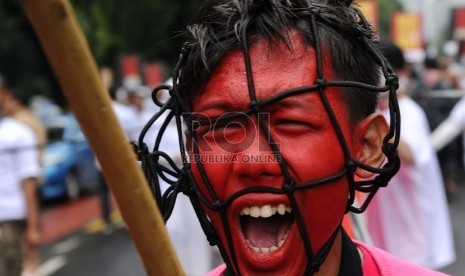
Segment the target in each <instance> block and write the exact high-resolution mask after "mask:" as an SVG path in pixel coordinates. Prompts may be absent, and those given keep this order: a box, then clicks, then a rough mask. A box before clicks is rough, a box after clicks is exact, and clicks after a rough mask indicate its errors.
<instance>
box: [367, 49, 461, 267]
mask: <svg viewBox="0 0 465 276" xmlns="http://www.w3.org/2000/svg"><path fill="white" fill-rule="evenodd" d="M380 48H381V51H382V53H383V54H384V55H385V56H386V58H387V59H388V61H389V62H390V63H391V65H392V66H393V68H394V70H396V73H397V75H398V77H399V89H398V90H397V93H398V100H399V108H400V114H401V118H402V120H401V135H400V143H399V148H398V152H399V157H400V159H401V167H400V170H399V172H398V173H397V174H396V175H395V176H394V177H393V178H392V179H391V181H390V183H389V189H383V190H381V191H379V192H378V194H377V195H376V196H375V197H374V199H373V201H372V203H371V208H368V210H367V215H368V227H369V230H370V234H371V237H372V240H373V244H374V246H376V247H379V248H382V249H384V250H386V251H388V252H389V253H391V254H393V255H395V256H397V257H400V258H402V259H404V260H407V261H410V262H413V263H416V264H418V265H421V266H425V267H428V268H431V269H440V268H442V267H444V266H447V265H449V264H451V263H452V262H453V261H454V260H455V251H454V242H453V235H452V229H451V223H450V217H449V210H448V206H447V200H446V194H445V190H444V183H443V180H442V176H441V171H440V168H439V163H438V160H437V156H436V153H435V151H434V150H433V147H432V145H431V142H430V139H429V136H430V129H429V125H428V121H427V119H426V115H425V113H424V111H423V110H422V109H421V107H420V106H419V105H418V104H417V103H415V102H414V101H413V100H412V99H410V97H409V91H410V79H409V76H410V73H409V70H408V67H407V65H406V63H405V59H404V56H403V52H402V50H401V49H400V48H399V47H398V46H396V45H395V44H394V43H392V42H390V41H382V42H381V45H380ZM388 104H389V101H388V99H386V98H384V97H380V99H379V102H378V108H379V110H380V111H381V112H382V113H383V115H384V116H385V117H386V118H387V119H388V117H389V110H388ZM387 121H389V119H388V120H387Z"/></svg>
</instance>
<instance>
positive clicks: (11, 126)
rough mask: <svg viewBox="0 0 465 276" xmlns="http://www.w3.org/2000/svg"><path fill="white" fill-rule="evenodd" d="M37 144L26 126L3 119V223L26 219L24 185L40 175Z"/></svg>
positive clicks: (0, 154) (0, 175)
mask: <svg viewBox="0 0 465 276" xmlns="http://www.w3.org/2000/svg"><path fill="white" fill-rule="evenodd" d="M36 144H37V143H36V139H35V136H34V133H33V132H32V130H30V129H29V128H28V127H27V126H26V125H23V124H21V123H19V122H17V121H15V120H13V119H11V118H8V117H4V118H0V221H6V220H17V219H24V218H26V215H27V214H26V201H25V197H24V193H23V189H22V183H21V182H22V180H23V179H26V178H29V177H38V176H39V174H40V165H39V162H38V160H39V158H38V156H37V149H36V148H35V145H36Z"/></svg>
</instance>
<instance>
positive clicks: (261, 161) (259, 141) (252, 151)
mask: <svg viewBox="0 0 465 276" xmlns="http://www.w3.org/2000/svg"><path fill="white" fill-rule="evenodd" d="M255 130H256V131H252V132H250V134H249V135H253V136H254V137H249V138H253V140H252V142H251V143H250V144H249V145H247V147H245V148H243V149H241V151H239V152H236V159H237V160H236V162H235V163H234V165H233V173H235V174H236V175H237V176H238V177H240V178H242V179H248V180H251V181H253V182H254V183H255V185H256V184H258V183H262V181H264V178H265V179H266V178H276V177H279V176H281V175H282V171H281V167H280V165H279V163H280V162H282V157H281V156H280V154H275V153H274V152H273V149H272V147H271V145H270V139H269V138H268V137H266V134H265V133H264V132H263V130H261V129H260V128H256V129H255ZM277 147H279V146H277Z"/></svg>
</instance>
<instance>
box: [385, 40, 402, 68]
mask: <svg viewBox="0 0 465 276" xmlns="http://www.w3.org/2000/svg"><path fill="white" fill-rule="evenodd" d="M379 49H380V51H381V53H382V54H383V55H384V56H385V57H386V59H387V60H388V61H389V63H390V64H391V66H392V68H394V70H401V69H404V68H405V57H404V53H403V52H402V49H401V48H400V47H399V46H397V45H396V44H395V43H394V42H392V41H390V40H381V41H380V43H379Z"/></svg>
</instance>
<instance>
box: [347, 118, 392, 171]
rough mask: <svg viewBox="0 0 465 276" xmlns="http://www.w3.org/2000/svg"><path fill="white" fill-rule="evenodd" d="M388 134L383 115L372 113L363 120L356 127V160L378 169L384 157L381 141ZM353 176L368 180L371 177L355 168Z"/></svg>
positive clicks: (360, 169)
mask: <svg viewBox="0 0 465 276" xmlns="http://www.w3.org/2000/svg"><path fill="white" fill-rule="evenodd" d="M388 132H389V126H388V124H387V122H386V120H385V119H384V117H383V115H381V114H379V113H373V114H371V115H370V116H368V117H366V118H365V119H363V120H362V121H361V122H360V123H359V124H358V126H357V133H358V137H357V138H358V140H357V141H356V142H357V143H358V145H357V152H356V159H357V160H358V161H359V162H360V163H363V164H365V165H368V166H371V167H375V168H379V167H380V166H381V165H382V163H383V161H384V159H385V155H384V153H383V152H382V150H381V149H382V146H383V140H384V137H385V136H386V134H387V133H388ZM355 174H356V175H357V176H358V177H360V178H364V179H366V178H368V177H370V176H372V175H373V173H372V172H369V171H366V170H364V169H362V168H357V170H356V171H355Z"/></svg>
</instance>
